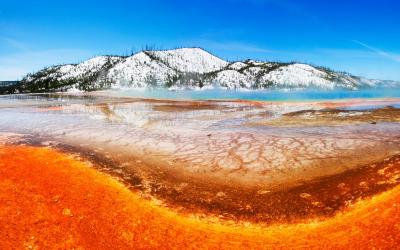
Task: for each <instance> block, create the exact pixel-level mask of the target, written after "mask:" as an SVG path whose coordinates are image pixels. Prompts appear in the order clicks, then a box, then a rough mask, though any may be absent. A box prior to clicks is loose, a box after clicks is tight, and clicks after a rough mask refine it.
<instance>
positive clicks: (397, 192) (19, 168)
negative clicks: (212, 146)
mask: <svg viewBox="0 0 400 250" xmlns="http://www.w3.org/2000/svg"><path fill="white" fill-rule="evenodd" d="M399 221H400V187H396V188H394V189H392V190H390V191H387V192H384V193H382V194H379V195H376V196H374V197H373V198H371V199H367V200H363V201H359V202H358V203H356V204H355V205H354V206H352V207H351V208H349V210H347V211H342V212H341V213H339V214H337V215H336V216H334V217H332V218H330V219H327V220H324V221H318V220H316V221H312V222H309V223H305V224H293V225H272V226H265V227H263V226H260V225H252V224H248V223H247V224H243V225H242V224H240V225H236V224H233V225H230V224H224V223H222V222H218V221H217V220H214V221H213V220H212V219H211V218H210V220H204V219H197V218H192V217H190V216H185V215H182V214H177V213H175V212H174V211H171V210H169V209H167V208H163V207H160V206H157V205H156V204H155V203H154V202H152V201H150V200H146V199H143V198H141V197H140V196H139V195H138V194H136V193H134V192H132V191H130V190H129V189H127V188H126V187H124V186H123V185H122V184H121V183H120V182H118V181H117V180H116V179H114V178H112V177H110V176H108V175H106V174H103V173H100V172H98V171H97V170H95V169H93V168H91V167H90V166H89V165H88V164H86V163H85V162H81V161H79V160H77V159H74V158H73V157H71V156H70V155H68V154H64V153H61V152H58V151H56V150H54V149H50V148H37V147H28V146H0V232H1V234H0V249H191V248H195V249H270V248H280V249H281V248H290V249H293V248H307V249H309V248H327V249H331V248H341V249H349V248H353V249H354V248H359V249H366V248H373V247H375V248H385V249H394V248H398V247H399V245H398V244H399V242H400V223H399Z"/></svg>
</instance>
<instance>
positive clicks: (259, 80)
mask: <svg viewBox="0 0 400 250" xmlns="http://www.w3.org/2000/svg"><path fill="white" fill-rule="evenodd" d="M391 84H392V85H393V84H395V83H391ZM381 85H382V81H377V80H369V79H365V78H361V77H356V76H352V75H349V74H346V73H341V72H335V71H332V70H329V69H326V68H322V67H315V66H311V65H308V64H302V63H277V62H260V61H254V60H247V61H239V62H226V61H224V60H222V59H220V58H218V57H216V56H214V55H212V54H210V53H208V52H206V51H204V50H202V49H199V48H182V49H175V50H163V51H141V52H138V53H136V54H134V55H132V56H129V57H119V56H99V57H95V58H92V59H90V60H87V61H85V62H82V63H80V64H67V65H60V66H53V67H49V68H45V69H43V70H41V71H39V72H37V73H35V74H29V75H27V76H26V77H25V78H24V79H23V80H22V81H21V82H20V83H19V84H17V85H15V86H14V87H13V88H7V90H6V92H7V93H15V92H46V91H64V90H70V89H79V90H84V91H90V90H99V89H109V88H112V89H118V88H143V87H161V88H172V89H179V88H204V87H206V88H210V87H219V88H227V89H237V88H245V89H265V88H308V87H312V88H322V89H334V88H346V89H357V88H364V87H376V86H381ZM3 92H5V91H3Z"/></svg>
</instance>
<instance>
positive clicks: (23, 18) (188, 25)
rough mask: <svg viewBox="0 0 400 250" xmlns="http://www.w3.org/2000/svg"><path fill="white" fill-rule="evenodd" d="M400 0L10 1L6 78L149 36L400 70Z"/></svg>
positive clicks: (2, 43)
mask: <svg viewBox="0 0 400 250" xmlns="http://www.w3.org/2000/svg"><path fill="white" fill-rule="evenodd" d="M399 13H400V1H397V0H391V1H389V0H376V1H372V0H364V1H362V0H353V1H351V0H347V1H345V0H336V1H322V0H321V1H316V0H314V1H313V0H308V1H307V0H219V1H218V0H214V1H206V0H202V1H200V0H192V1H183V0H182V1H180V0H179V1H178V0H171V1H157V0H146V1H122V0H113V1H101V0H99V1H90V0H89V1H82V0H80V1H76V0H68V1H46V0H42V1H31V0H30V1H25V0H22V1H21V0H15V1H6V0H4V1H2V3H1V4H0V80H13V79H18V78H21V77H22V76H23V75H24V74H26V73H28V72H33V71H36V70H39V69H41V68H43V67H45V66H49V65H53V64H59V63H75V62H80V61H82V60H85V59H88V58H90V57H93V56H96V55H102V54H126V53H129V52H130V51H131V50H140V49H142V48H144V47H145V46H146V45H149V46H152V47H155V48H160V49H169V48H174V47H181V46H190V47H192V46H196V47H203V48H205V49H207V50H208V51H210V52H212V53H214V54H215V55H217V56H219V57H221V58H224V59H227V60H236V59H246V58H254V59H260V60H278V61H293V60H295V61H301V62H306V63H312V64H317V65H322V66H328V67H331V68H333V69H336V70H343V71H348V72H350V73H353V74H357V75H362V76H366V77H370V78H380V79H394V80H400V14H399Z"/></svg>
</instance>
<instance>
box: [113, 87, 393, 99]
mask: <svg viewBox="0 0 400 250" xmlns="http://www.w3.org/2000/svg"><path fill="white" fill-rule="evenodd" d="M108 93H109V94H111V95H115V96H125V97H137V98H152V99H153V98H155V99H173V100H193V99H195V100H209V99H214V100H215V99H217V100H221V99H222V100H226V99H239V100H257V101H322V100H328V101H329V100H342V99H355V98H356V99H358V98H361V99H366V98H400V88H379V89H361V90H353V91H351V90H341V89H336V90H313V89H292V90H291V89H286V90H223V89H208V90H197V91H196V90H178V91H166V90H161V89H154V90H138V89H129V90H116V91H109V92H108Z"/></svg>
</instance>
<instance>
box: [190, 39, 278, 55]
mask: <svg viewBox="0 0 400 250" xmlns="http://www.w3.org/2000/svg"><path fill="white" fill-rule="evenodd" d="M186 44H193V45H196V46H199V45H200V46H201V47H204V48H205V49H210V50H217V51H232V52H235V51H236V52H237V54H239V53H240V52H251V53H272V52H273V51H272V50H270V49H267V48H264V47H260V46H257V45H254V44H248V43H242V42H232V41H225V42H219V41H213V40H195V41H188V42H186Z"/></svg>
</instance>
